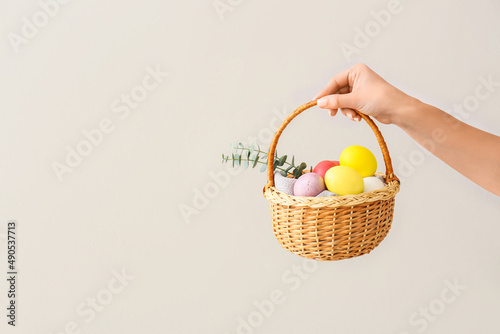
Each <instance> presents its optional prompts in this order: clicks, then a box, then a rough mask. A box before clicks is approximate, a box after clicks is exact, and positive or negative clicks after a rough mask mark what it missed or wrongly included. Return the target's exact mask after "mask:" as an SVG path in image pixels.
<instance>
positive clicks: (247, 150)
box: [222, 143, 307, 179]
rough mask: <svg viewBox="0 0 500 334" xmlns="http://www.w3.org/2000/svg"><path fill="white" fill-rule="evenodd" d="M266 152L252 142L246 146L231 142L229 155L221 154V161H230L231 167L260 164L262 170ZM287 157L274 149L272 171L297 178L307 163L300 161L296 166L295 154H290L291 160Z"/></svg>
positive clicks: (253, 166)
mask: <svg viewBox="0 0 500 334" xmlns="http://www.w3.org/2000/svg"><path fill="white" fill-rule="evenodd" d="M268 152H269V150H268V151H262V150H261V149H260V146H259V144H252V145H250V146H248V147H247V146H245V145H243V144H242V143H238V144H237V145H233V144H231V155H224V154H222V162H223V163H227V162H228V161H231V162H232V164H233V167H236V166H243V167H245V169H246V168H248V167H249V166H252V168H255V166H257V164H261V165H262V166H261V167H260V171H261V172H264V171H265V170H266V169H267V156H268ZM287 159H288V156H287V155H284V156H282V157H280V156H278V151H275V152H274V163H273V172H274V171H276V170H279V171H280V174H281V175H283V176H287V175H288V173H291V174H292V175H293V177H294V178H296V179H297V178H299V176H301V175H302V172H303V171H304V170H305V169H306V167H307V164H306V163H305V162H301V163H300V164H299V165H298V166H297V165H295V156H292V161H291V162H288V160H287ZM285 165H286V166H285Z"/></svg>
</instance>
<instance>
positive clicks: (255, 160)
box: [252, 153, 259, 168]
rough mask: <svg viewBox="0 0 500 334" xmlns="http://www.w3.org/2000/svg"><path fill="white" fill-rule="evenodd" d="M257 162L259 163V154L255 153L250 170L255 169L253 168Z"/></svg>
mask: <svg viewBox="0 0 500 334" xmlns="http://www.w3.org/2000/svg"><path fill="white" fill-rule="evenodd" d="M257 162H259V153H256V154H255V158H253V164H252V168H255V166H256V165H257Z"/></svg>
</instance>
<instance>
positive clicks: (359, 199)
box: [264, 174, 400, 208]
mask: <svg viewBox="0 0 500 334" xmlns="http://www.w3.org/2000/svg"><path fill="white" fill-rule="evenodd" d="M382 175H383V174H382ZM383 176H384V177H385V175H383ZM399 189H400V183H399V181H397V180H391V181H389V182H388V183H387V184H386V185H385V187H384V188H381V189H377V190H372V191H369V192H366V193H361V194H357V195H341V196H328V197H306V196H293V195H288V194H287V193H284V192H282V191H279V190H278V189H276V187H275V186H270V187H265V188H264V197H265V198H267V199H268V200H269V201H270V202H272V203H275V204H281V205H291V206H302V207H311V208H321V207H332V208H333V207H340V206H354V205H358V204H363V203H371V202H376V201H387V200H390V199H392V198H394V197H395V196H396V194H397V193H398V192H399Z"/></svg>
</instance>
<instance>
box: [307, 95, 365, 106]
mask: <svg viewBox="0 0 500 334" xmlns="http://www.w3.org/2000/svg"><path fill="white" fill-rule="evenodd" d="M317 104H318V107H320V108H322V109H339V108H350V109H356V104H357V103H356V98H355V96H354V95H353V93H347V94H332V95H328V96H325V97H322V98H321V99H319V100H318V101H317Z"/></svg>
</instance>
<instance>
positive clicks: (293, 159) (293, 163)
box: [292, 155, 295, 166]
mask: <svg viewBox="0 0 500 334" xmlns="http://www.w3.org/2000/svg"><path fill="white" fill-rule="evenodd" d="M293 165H295V155H293V156H292V166H293Z"/></svg>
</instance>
